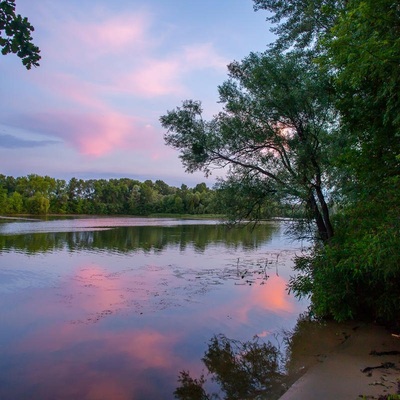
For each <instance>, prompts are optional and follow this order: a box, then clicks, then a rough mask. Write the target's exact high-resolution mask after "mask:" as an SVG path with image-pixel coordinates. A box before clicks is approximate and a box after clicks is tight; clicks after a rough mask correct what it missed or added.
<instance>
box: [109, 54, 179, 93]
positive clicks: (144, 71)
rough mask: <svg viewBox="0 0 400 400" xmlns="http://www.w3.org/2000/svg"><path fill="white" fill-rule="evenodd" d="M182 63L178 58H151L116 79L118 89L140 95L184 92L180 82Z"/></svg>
mask: <svg viewBox="0 0 400 400" xmlns="http://www.w3.org/2000/svg"><path fill="white" fill-rule="evenodd" d="M181 70H182V65H180V63H179V62H177V61H176V60H165V61H157V60H151V61H150V60H149V61H147V62H146V63H145V64H144V65H143V66H142V67H140V68H138V69H135V70H134V71H132V72H130V73H128V74H126V75H122V76H121V77H119V78H118V80H116V81H115V83H116V87H117V90H120V91H128V92H130V93H132V94H135V95H138V96H146V97H147V96H150V97H152V96H162V95H166V94H182V93H183V92H184V88H183V86H182V84H181V83H180V82H179V77H180V76H181V74H180V71H181Z"/></svg>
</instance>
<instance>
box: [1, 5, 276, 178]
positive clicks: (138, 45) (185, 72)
mask: <svg viewBox="0 0 400 400" xmlns="http://www.w3.org/2000/svg"><path fill="white" fill-rule="evenodd" d="M16 5H17V9H16V11H17V13H19V14H21V15H22V16H26V17H28V19H29V21H30V23H31V24H32V25H33V26H34V27H35V31H34V32H33V42H34V44H35V45H37V46H39V48H40V50H41V56H42V59H41V60H40V67H38V68H32V69H31V70H29V71H28V70H26V69H25V67H24V66H23V65H22V62H21V60H20V59H19V58H18V57H17V56H16V55H14V54H9V55H6V56H3V55H0V85H1V86H0V87H1V89H0V174H4V175H9V176H14V177H18V176H26V175H28V174H38V175H43V176H44V175H48V176H50V177H54V178H57V179H65V180H67V181H68V180H69V179H71V178H72V177H76V178H81V179H100V178H104V179H111V178H125V177H126V178H131V179H138V180H139V181H144V180H146V179H151V180H153V181H154V180H157V179H162V180H164V181H165V182H166V183H168V184H169V185H173V186H180V185H181V184H182V183H185V184H187V185H189V186H194V185H196V184H197V183H200V182H206V183H207V185H209V186H212V185H213V183H214V182H215V179H216V178H217V177H218V176H221V174H222V172H221V171H218V170H216V171H214V172H213V173H212V175H211V177H210V178H208V179H206V178H205V177H204V175H203V174H202V173H200V172H199V173H194V174H188V173H186V172H185V170H184V167H183V166H182V164H181V162H180V159H179V152H178V151H176V150H174V149H171V148H169V147H167V146H166V145H165V143H164V134H165V130H164V129H163V128H162V127H161V125H160V122H159V118H160V116H161V115H164V114H166V112H167V111H168V110H173V109H174V108H176V107H178V106H180V105H181V104H182V101H183V100H186V99H193V100H200V101H202V104H203V108H204V116H205V117H206V118H211V117H212V115H214V114H216V113H217V112H218V111H219V110H220V109H221V105H220V104H219V103H218V85H220V84H222V83H223V82H224V81H225V80H226V79H227V65H228V64H229V63H230V62H232V61H233V60H237V61H239V60H241V59H243V58H244V57H246V56H247V55H248V54H249V53H250V52H252V51H256V52H261V51H264V50H266V48H267V46H268V44H269V43H270V42H271V41H272V40H273V35H272V34H271V33H270V32H269V26H268V23H267V22H266V21H265V19H266V17H267V14H266V12H265V11H257V12H255V11H254V10H253V2H252V0H114V1H110V0H79V1H78V0H56V1H54V0H34V1H32V0H16Z"/></svg>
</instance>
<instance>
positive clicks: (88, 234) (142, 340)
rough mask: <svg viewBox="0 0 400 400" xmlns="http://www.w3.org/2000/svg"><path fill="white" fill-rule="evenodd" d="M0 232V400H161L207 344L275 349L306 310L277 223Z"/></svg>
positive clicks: (0, 226) (100, 224) (198, 367)
mask: <svg viewBox="0 0 400 400" xmlns="http://www.w3.org/2000/svg"><path fill="white" fill-rule="evenodd" d="M1 221H2V222H1V223H0V315H1V317H0V320H1V330H0V354H1V357H0V398H1V399H29V400H32V399H40V400H46V399H82V400H99V399H112V400H119V399H120V400H125V399H130V400H132V399H135V400H136V399H139V400H141V399H173V398H174V394H173V393H174V391H175V389H176V388H177V387H178V386H179V384H178V376H179V374H180V372H181V371H190V374H191V376H193V377H199V376H200V375H201V374H202V373H204V374H206V372H205V371H206V368H205V365H204V362H203V361H202V360H201V359H202V358H204V355H205V352H206V350H207V348H208V345H209V343H210V340H212V338H213V337H215V336H214V335H224V337H226V338H230V339H233V340H235V341H247V340H251V339H252V338H255V337H256V338H258V339H257V340H260V341H263V342H264V343H265V342H267V341H271V342H272V343H274V344H275V345H277V346H278V347H279V345H280V344H281V343H280V340H281V339H280V334H281V333H282V332H283V331H287V330H291V329H293V328H294V327H295V325H296V321H297V319H298V316H299V314H300V313H302V312H304V311H305V309H306V308H307V305H308V303H307V301H298V300H297V299H295V298H294V297H293V296H291V295H288V293H287V288H286V285H287V282H288V279H289V277H290V276H291V275H292V274H293V272H292V266H293V261H292V260H293V257H294V255H295V254H300V252H301V243H299V242H292V241H290V240H289V239H288V238H287V237H286V236H285V233H284V232H285V224H286V222H284V221H280V222H279V221H275V222H268V223H263V224H260V225H258V226H257V227H255V228H254V229H252V228H251V227H241V228H232V229H229V228H228V227H226V226H225V225H223V224H221V223H219V222H218V221H213V220H201V221H199V220H178V219H156V218H69V219H68V218H65V219H53V220H26V221H24V220H1ZM207 385H208V387H209V389H210V390H214V391H218V390H219V389H218V388H217V385H216V383H215V382H211V383H208V384H207Z"/></svg>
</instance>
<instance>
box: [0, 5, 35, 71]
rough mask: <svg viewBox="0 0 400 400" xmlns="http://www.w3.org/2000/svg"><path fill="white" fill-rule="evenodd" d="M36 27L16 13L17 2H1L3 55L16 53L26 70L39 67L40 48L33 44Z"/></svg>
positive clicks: (0, 22)
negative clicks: (32, 33) (32, 34)
mask: <svg viewBox="0 0 400 400" xmlns="http://www.w3.org/2000/svg"><path fill="white" fill-rule="evenodd" d="M33 31H34V27H33V26H32V25H31V24H30V22H29V21H28V18H26V17H22V16H21V15H20V14H16V12H15V0H3V1H0V48H1V53H2V54H3V55H6V54H9V53H14V54H17V56H18V57H19V58H21V60H22V64H23V65H24V66H25V68H26V69H31V68H32V66H34V67H38V66H39V60H40V58H41V57H40V54H39V53H40V50H39V47H37V46H35V45H34V44H33V42H32V36H31V32H33Z"/></svg>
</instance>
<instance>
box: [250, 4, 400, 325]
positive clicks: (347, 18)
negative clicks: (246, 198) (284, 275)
mask: <svg viewBox="0 0 400 400" xmlns="http://www.w3.org/2000/svg"><path fill="white" fill-rule="evenodd" d="M254 7H255V9H263V10H266V11H269V12H271V13H272V14H271V15H270V16H269V17H268V18H267V20H269V21H270V22H272V23H273V24H275V26H274V27H273V31H274V32H275V33H276V34H277V35H278V37H277V40H276V42H275V43H274V44H273V46H272V47H273V48H275V49H277V50H281V51H282V50H286V51H287V50H288V49H289V48H290V47H291V46H294V47H296V48H298V49H299V51H307V52H311V54H313V61H314V62H315V63H316V65H318V66H319V68H320V71H321V73H322V71H325V73H326V74H327V76H328V77H329V81H330V85H331V86H330V91H329V92H330V93H331V95H332V96H333V98H334V100H333V103H334V105H335V109H336V111H337V113H338V119H337V120H336V122H337V126H336V129H335V130H334V134H332V135H329V136H325V137H321V140H322V146H321V152H322V153H323V155H324V157H325V160H326V163H327V165H329V167H328V168H329V174H328V175H324V179H325V180H327V181H326V183H327V187H328V188H329V189H330V194H331V201H335V204H334V205H333V209H334V210H335V216H334V232H335V235H333V236H332V237H331V239H330V240H329V241H327V242H326V243H325V245H324V246H321V245H320V244H319V243H315V245H314V247H313V248H312V250H311V251H310V253H309V254H308V255H307V256H303V257H299V258H298V259H297V260H296V266H297V267H296V268H297V270H298V272H299V274H298V275H297V276H296V277H294V278H292V280H291V282H290V287H291V290H293V291H294V292H295V293H296V294H297V295H300V296H301V295H310V296H311V298H312V304H313V310H314V312H315V313H316V314H317V315H320V316H333V317H334V318H335V319H337V320H344V319H349V318H373V319H377V320H381V321H385V322H394V321H399V320H400V290H399V285H398V282H399V281H400V272H399V268H400V260H399V251H398V249H399V248H400V242H399V217H398V216H399V206H398V204H399V203H400V201H399V200H400V199H399V192H400V191H399V180H400V177H399V175H400V174H399V172H400V159H399V154H400V112H399V110H400V100H399V93H400V74H399V62H398V60H399V59H400V34H399V33H400V8H399V4H398V2H397V1H393V0H363V1H359V0H348V1H334V0H321V1H300V0H299V1H297V0H293V1H292V0H291V1H287V2H283V1H273V0H254ZM305 48H307V50H305ZM291 90H292V89H291ZM305 100H306V98H305Z"/></svg>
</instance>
